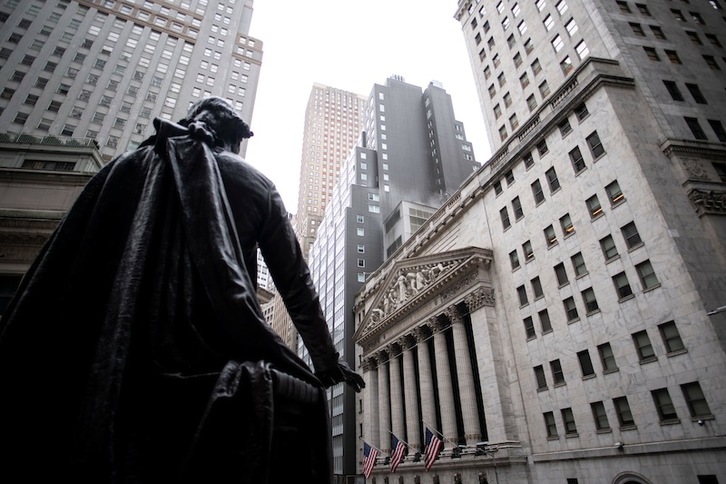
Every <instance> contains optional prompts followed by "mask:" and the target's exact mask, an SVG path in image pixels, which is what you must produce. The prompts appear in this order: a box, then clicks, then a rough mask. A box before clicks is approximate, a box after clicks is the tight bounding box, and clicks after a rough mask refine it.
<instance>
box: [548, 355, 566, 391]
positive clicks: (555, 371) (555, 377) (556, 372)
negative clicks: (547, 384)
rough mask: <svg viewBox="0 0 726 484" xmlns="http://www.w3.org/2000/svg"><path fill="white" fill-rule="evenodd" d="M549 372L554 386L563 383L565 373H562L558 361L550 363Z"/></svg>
mask: <svg viewBox="0 0 726 484" xmlns="http://www.w3.org/2000/svg"><path fill="white" fill-rule="evenodd" d="M550 370H551V371H552V381H553V382H554V384H555V386H557V385H562V384H564V383H565V372H563V371H562V365H561V364H560V360H559V359H557V360H552V361H550Z"/></svg>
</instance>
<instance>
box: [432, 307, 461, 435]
mask: <svg viewBox="0 0 726 484" xmlns="http://www.w3.org/2000/svg"><path fill="white" fill-rule="evenodd" d="M445 326H446V325H445V324H444V323H442V322H441V321H437V322H436V329H435V331H436V332H435V333H434V356H435V358H436V379H437V383H438V389H439V405H440V408H441V433H443V434H444V440H446V441H447V442H449V445H448V447H452V446H454V445H456V444H458V435H457V430H456V410H455V408H456V407H455V405H456V403H455V401H454V388H453V386H452V384H451V368H450V366H449V350H448V348H447V347H446V336H444V332H443V329H444V327H445ZM445 446H446V445H445Z"/></svg>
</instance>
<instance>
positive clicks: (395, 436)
mask: <svg viewBox="0 0 726 484" xmlns="http://www.w3.org/2000/svg"><path fill="white" fill-rule="evenodd" d="M388 433H389V434H391V435H393V436H394V437H396V438H397V439H398V440H400V441H401V442H403V443H404V444H406V447H411V446H410V445H408V442H406V441H405V440H403V439H402V438H400V437H399V436H398V435H396V434H394V433H393V432H391V431H390V430H389V431H388ZM392 450H393V449H392Z"/></svg>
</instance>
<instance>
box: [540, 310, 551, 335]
mask: <svg viewBox="0 0 726 484" xmlns="http://www.w3.org/2000/svg"><path fill="white" fill-rule="evenodd" d="M537 314H538V315H539V323H540V326H541V327H542V334H544V333H549V332H551V331H552V322H551V321H550V313H549V312H548V311H547V310H546V309H543V310H542V311H540V312H539V313H537Z"/></svg>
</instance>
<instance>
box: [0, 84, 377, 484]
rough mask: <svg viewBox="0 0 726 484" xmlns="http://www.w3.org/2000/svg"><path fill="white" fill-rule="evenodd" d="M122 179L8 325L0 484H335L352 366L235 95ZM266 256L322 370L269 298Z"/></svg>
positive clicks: (95, 184) (63, 227)
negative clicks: (331, 414)
mask: <svg viewBox="0 0 726 484" xmlns="http://www.w3.org/2000/svg"><path fill="white" fill-rule="evenodd" d="M154 125H155V127H156V130H157V133H156V135H155V136H152V137H151V138H149V139H147V140H146V141H145V142H144V143H143V144H142V145H141V146H140V147H139V148H138V149H136V150H134V151H131V152H128V153H126V154H123V155H121V156H119V157H117V158H116V159H114V160H113V161H111V162H110V163H109V164H108V165H107V166H105V167H104V168H103V169H102V170H101V171H100V172H99V173H98V174H97V175H96V176H95V177H94V178H93V179H92V180H91V181H90V182H89V183H88V185H87V186H86V188H85V189H84V191H83V192H82V194H81V195H80V196H79V197H78V200H77V201H76V202H75V204H74V205H73V207H72V208H71V210H70V211H69V212H68V214H67V215H66V217H65V218H64V220H63V221H62V222H61V224H60V225H59V227H58V228H57V230H56V231H55V232H54V234H53V235H52V237H51V238H50V240H49V241H48V243H47V244H46V246H45V247H44V249H43V251H42V252H41V254H40V255H39V257H38V258H37V259H36V261H35V262H34V264H33V265H32V267H31V268H30V270H29V271H28V273H27V274H26V275H25V277H24V279H23V281H22V283H21V286H20V288H19V289H18V292H17V294H16V296H15V298H14V299H13V301H12V302H11V303H10V305H9V306H8V308H7V310H6V312H5V314H4V316H3V319H2V322H0V391H2V403H3V410H2V412H1V413H0V442H2V444H4V445H3V449H5V450H4V452H3V453H2V457H0V469H1V470H0V472H2V473H3V474H4V476H3V477H1V478H0V480H2V481H3V482H11V480H10V479H9V478H8V477H7V476H17V477H15V479H16V481H12V482H50V481H57V480H66V479H70V480H71V481H72V482H76V483H94V484H102V483H167V482H169V483H172V482H205V483H206V482H210V483H211V482H214V483H223V482H237V483H247V482H249V483H255V484H259V483H265V482H270V483H274V482H286V480H287V478H288V476H295V477H296V478H297V479H296V480H298V481H299V482H316V483H327V482H330V481H331V479H332V458H331V451H330V424H329V422H328V412H327V402H326V399H325V391H324V389H325V388H327V387H330V386H331V385H334V384H336V383H340V382H345V383H347V384H349V385H350V386H351V387H352V388H353V389H355V390H356V391H360V389H361V388H362V387H363V386H364V383H363V380H362V378H361V377H360V376H359V375H358V374H357V373H355V372H353V371H352V370H351V369H350V367H349V366H348V365H347V364H346V363H345V362H344V361H341V360H340V357H339V354H338V353H337V352H336V351H335V348H334V346H333V342H332V340H331V336H330V333H329V331H328V328H327V324H326V321H325V318H324V316H323V312H322V310H321V308H320V304H319V299H318V295H317V292H316V290H315V287H314V285H313V282H312V280H311V277H310V273H309V270H308V267H307V265H306V263H305V262H304V260H303V257H302V252H301V250H300V247H299V244H298V242H297V239H296V238H295V235H294V233H293V230H292V227H291V226H290V222H289V221H288V219H287V217H286V211H285V208H284V206H283V203H282V200H281V197H280V195H279V193H278V192H277V190H276V189H275V187H274V185H273V184H272V182H271V181H270V180H268V179H267V178H266V177H265V176H263V175H262V174H261V173H260V172H259V171H257V170H256V169H254V168H253V167H251V166H250V165H249V164H247V163H246V162H245V161H244V160H243V159H242V158H240V157H239V156H238V153H239V145H240V142H241V141H242V140H243V139H244V138H248V137H250V136H252V132H251V131H250V130H249V127H248V126H247V124H246V123H244V122H243V120H242V119H241V118H240V117H239V116H238V115H237V113H236V112H235V111H234V109H233V108H232V107H231V106H230V104H229V103H228V102H227V101H225V100H224V99H222V98H216V97H212V98H206V99H204V100H202V101H199V102H198V103H196V104H195V105H193V106H192V107H191V108H190V110H189V113H188V114H187V117H186V118H185V119H184V120H182V121H180V122H179V123H178V124H175V123H171V122H167V121H163V120H160V119H157V120H156V121H155V122H154ZM257 247H259V248H260V250H261V252H262V254H263V256H264V257H265V261H266V263H267V265H268V268H269V270H270V273H271V275H272V277H273V280H274V282H275V286H276V288H277V290H278V291H279V292H280V294H281V296H282V297H283V300H284V302H285V305H286V307H287V309H288V312H289V314H290V316H291V318H292V321H293V322H294V324H295V326H296V328H297V330H298V331H299V333H300V335H301V336H302V338H303V341H304V343H305V345H306V347H307V349H308V351H309V354H310V356H311V358H312V361H313V365H314V370H315V371H314V372H313V371H311V369H310V368H309V367H308V366H307V365H306V364H305V363H304V362H303V361H302V360H301V359H300V358H298V356H297V355H296V354H295V353H294V352H293V351H292V350H290V349H288V348H287V347H286V346H285V345H284V344H283V343H282V341H281V339H280V338H279V336H278V335H277V334H276V333H275V332H274V331H273V330H271V329H270V327H269V325H268V324H267V322H266V321H265V320H264V317H263V315H262V311H261V308H260V306H259V302H258V300H257V298H256V287H255V286H256V250H257Z"/></svg>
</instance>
